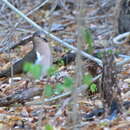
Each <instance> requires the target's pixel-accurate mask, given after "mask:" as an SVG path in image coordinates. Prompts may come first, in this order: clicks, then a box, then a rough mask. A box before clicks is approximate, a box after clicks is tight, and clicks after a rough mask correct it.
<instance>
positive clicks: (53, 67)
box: [48, 66, 57, 76]
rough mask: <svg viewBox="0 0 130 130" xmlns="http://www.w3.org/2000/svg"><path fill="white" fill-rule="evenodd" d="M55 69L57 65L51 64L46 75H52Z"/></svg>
mask: <svg viewBox="0 0 130 130" xmlns="http://www.w3.org/2000/svg"><path fill="white" fill-rule="evenodd" d="M56 71H57V67H56V66H51V67H50V68H49V69H48V76H52V75H54V74H55V73H56Z"/></svg>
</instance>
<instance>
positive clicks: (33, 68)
mask: <svg viewBox="0 0 130 130" xmlns="http://www.w3.org/2000/svg"><path fill="white" fill-rule="evenodd" d="M23 70H24V71H25V72H29V73H31V74H32V76H33V77H34V78H35V79H39V78H40V76H41V72H42V67H41V65H38V64H32V63H29V62H27V63H25V64H24V67H23Z"/></svg>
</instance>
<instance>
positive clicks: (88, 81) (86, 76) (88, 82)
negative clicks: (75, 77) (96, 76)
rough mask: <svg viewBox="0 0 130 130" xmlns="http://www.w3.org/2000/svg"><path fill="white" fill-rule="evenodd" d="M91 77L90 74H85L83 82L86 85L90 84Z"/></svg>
mask: <svg viewBox="0 0 130 130" xmlns="http://www.w3.org/2000/svg"><path fill="white" fill-rule="evenodd" d="M92 80H93V77H92V75H90V74H87V75H85V76H84V77H83V83H84V84H86V85H90V84H91V83H92Z"/></svg>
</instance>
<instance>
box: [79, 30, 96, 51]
mask: <svg viewBox="0 0 130 130" xmlns="http://www.w3.org/2000/svg"><path fill="white" fill-rule="evenodd" d="M81 32H82V36H83V39H84V40H85V42H86V44H88V49H87V51H88V53H92V52H93V49H94V48H93V38H92V34H91V32H90V30H89V29H82V30H81Z"/></svg>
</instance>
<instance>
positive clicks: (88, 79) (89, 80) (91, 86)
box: [83, 74, 97, 93]
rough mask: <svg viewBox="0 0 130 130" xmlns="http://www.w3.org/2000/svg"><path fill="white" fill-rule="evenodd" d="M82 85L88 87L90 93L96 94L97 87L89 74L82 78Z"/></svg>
mask: <svg viewBox="0 0 130 130" xmlns="http://www.w3.org/2000/svg"><path fill="white" fill-rule="evenodd" d="M83 83H84V84H86V85H88V86H89V89H90V91H91V92H92V93H93V92H96V91H97V86H96V84H95V83H93V77H92V75H90V74H87V75H85V76H84V77H83Z"/></svg>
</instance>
